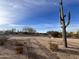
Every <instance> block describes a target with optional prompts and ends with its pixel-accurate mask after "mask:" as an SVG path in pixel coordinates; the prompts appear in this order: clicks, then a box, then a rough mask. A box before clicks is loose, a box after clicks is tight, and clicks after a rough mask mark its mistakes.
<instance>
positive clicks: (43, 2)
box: [0, 0, 79, 32]
mask: <svg viewBox="0 0 79 59" xmlns="http://www.w3.org/2000/svg"><path fill="white" fill-rule="evenodd" d="M63 3H64V12H65V14H67V12H68V11H69V10H70V11H71V23H70V25H69V26H68V28H67V31H77V30H78V29H79V0H63ZM58 7H59V0H0V30H6V29H11V28H16V29H20V30H22V28H24V27H33V28H35V29H36V30H37V31H38V32H47V31H49V30H54V31H61V28H60V21H59V8H58ZM66 21H67V18H66Z"/></svg>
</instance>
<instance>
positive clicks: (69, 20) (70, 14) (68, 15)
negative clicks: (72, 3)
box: [65, 11, 71, 27]
mask: <svg viewBox="0 0 79 59" xmlns="http://www.w3.org/2000/svg"><path fill="white" fill-rule="evenodd" d="M70 16H71V14H70V11H69V12H68V22H67V25H65V26H66V27H67V26H68V25H69V24H70Z"/></svg>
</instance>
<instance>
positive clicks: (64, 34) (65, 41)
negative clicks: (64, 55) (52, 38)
mask: <svg viewBox="0 0 79 59" xmlns="http://www.w3.org/2000/svg"><path fill="white" fill-rule="evenodd" d="M62 37H63V40H64V46H65V47H66V48H67V37H66V27H65V24H64V25H63V26H62Z"/></svg>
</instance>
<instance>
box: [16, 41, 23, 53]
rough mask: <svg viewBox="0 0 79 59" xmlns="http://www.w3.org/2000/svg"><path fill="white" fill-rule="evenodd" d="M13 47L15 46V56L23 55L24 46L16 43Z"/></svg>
mask: <svg viewBox="0 0 79 59" xmlns="http://www.w3.org/2000/svg"><path fill="white" fill-rule="evenodd" d="M15 46H16V48H15V50H16V53H17V54H23V46H24V45H23V44H22V43H20V42H16V43H15Z"/></svg>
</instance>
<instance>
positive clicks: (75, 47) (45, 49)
mask: <svg viewBox="0 0 79 59" xmlns="http://www.w3.org/2000/svg"><path fill="white" fill-rule="evenodd" d="M18 42H19V43H21V44H23V46H22V47H23V53H22V54H18V53H17V51H16V50H15V48H17V47H20V46H16V45H15V44H17V43H18ZM50 42H52V43H55V44H57V45H58V50H57V51H52V50H50V46H49V43H50ZM0 59H79V39H71V38H68V48H65V47H64V42H63V39H62V38H53V37H52V38H49V37H42V36H10V37H9V39H8V41H6V43H5V44H4V45H3V46H0Z"/></svg>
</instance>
